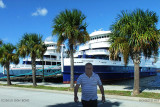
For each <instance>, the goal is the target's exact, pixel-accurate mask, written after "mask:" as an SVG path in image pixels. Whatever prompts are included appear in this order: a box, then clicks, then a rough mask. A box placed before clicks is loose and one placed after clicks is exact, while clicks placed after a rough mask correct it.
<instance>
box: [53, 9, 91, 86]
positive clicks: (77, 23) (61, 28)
mask: <svg viewBox="0 0 160 107" xmlns="http://www.w3.org/2000/svg"><path fill="white" fill-rule="evenodd" d="M85 19H86V16H85V15H84V14H82V12H81V11H79V10H76V9H73V10H67V9H66V10H65V11H62V12H61V13H60V14H59V15H57V17H55V18H54V20H53V23H54V25H53V31H52V34H53V35H57V36H58V41H57V46H58V48H59V49H60V45H61V44H63V43H64V42H65V41H68V48H69V51H70V57H71V80H70V88H71V89H72V88H73V87H74V59H73V50H74V49H75V47H76V45H77V44H78V43H79V44H82V43H85V42H86V41H87V40H89V35H88V32H87V30H86V28H87V24H86V22H84V20H85Z"/></svg>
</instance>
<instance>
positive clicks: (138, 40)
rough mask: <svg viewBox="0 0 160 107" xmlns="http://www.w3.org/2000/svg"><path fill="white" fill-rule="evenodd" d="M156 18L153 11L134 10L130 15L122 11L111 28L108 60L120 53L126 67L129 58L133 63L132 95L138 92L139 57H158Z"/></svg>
mask: <svg viewBox="0 0 160 107" xmlns="http://www.w3.org/2000/svg"><path fill="white" fill-rule="evenodd" d="M157 22H158V16H157V15H156V13H155V12H153V11H149V10H146V11H143V10H141V9H136V10H134V11H133V12H131V13H128V12H127V11H122V13H121V15H118V18H117V20H116V22H115V23H114V24H113V25H112V26H111V31H112V33H111V35H110V38H111V39H110V42H111V47H110V49H109V50H110V58H111V59H116V58H117V56H118V55H119V54H120V53H122V55H123V58H124V63H125V65H127V63H128V60H129V57H130V58H131V59H132V60H133V63H134V89H133V95H138V94H139V93H140V91H139V64H140V60H141V55H144V56H145V58H150V57H151V56H154V57H155V58H156V56H157V55H158V46H159V31H158V30H157V28H156V24H157Z"/></svg>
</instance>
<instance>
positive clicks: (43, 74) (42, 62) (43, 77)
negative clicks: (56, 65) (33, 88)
mask: <svg viewBox="0 0 160 107" xmlns="http://www.w3.org/2000/svg"><path fill="white" fill-rule="evenodd" d="M42 67H43V77H42V78H43V79H42V82H45V80H44V59H42Z"/></svg>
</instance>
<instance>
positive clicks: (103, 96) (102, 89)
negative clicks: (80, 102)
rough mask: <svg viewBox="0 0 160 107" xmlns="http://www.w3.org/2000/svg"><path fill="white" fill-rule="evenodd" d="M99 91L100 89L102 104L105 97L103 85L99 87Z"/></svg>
mask: <svg viewBox="0 0 160 107" xmlns="http://www.w3.org/2000/svg"><path fill="white" fill-rule="evenodd" d="M99 89H100V91H101V94H102V102H103V103H104V102H105V95H104V88H103V85H99Z"/></svg>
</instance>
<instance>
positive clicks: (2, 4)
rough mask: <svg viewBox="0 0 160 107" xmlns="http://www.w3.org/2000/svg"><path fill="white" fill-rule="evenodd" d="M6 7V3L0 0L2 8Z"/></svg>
mask: <svg viewBox="0 0 160 107" xmlns="http://www.w3.org/2000/svg"><path fill="white" fill-rule="evenodd" d="M5 7H6V5H5V4H4V3H3V1H2V0H0V8H5Z"/></svg>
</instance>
